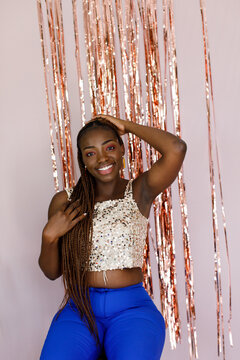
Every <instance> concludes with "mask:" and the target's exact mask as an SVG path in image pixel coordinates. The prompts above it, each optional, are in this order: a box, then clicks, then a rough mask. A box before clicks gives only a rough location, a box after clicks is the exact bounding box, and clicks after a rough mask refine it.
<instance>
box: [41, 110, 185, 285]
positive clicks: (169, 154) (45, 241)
mask: <svg viewBox="0 0 240 360" xmlns="http://www.w3.org/2000/svg"><path fill="white" fill-rule="evenodd" d="M98 116H101V118H105V119H107V120H108V121H110V122H112V123H113V124H115V125H116V126H117V128H118V132H119V135H120V136H121V135H124V134H126V133H129V132H131V133H133V134H135V135H136V136H138V137H139V138H141V139H143V140H144V141H146V142H147V143H149V144H150V145H151V146H153V147H154V148H155V149H156V150H157V151H159V152H160V153H161V155H162V157H161V158H160V159H159V160H158V161H156V162H155V163H154V164H153V166H152V167H151V169H149V170H148V171H145V172H144V173H142V174H141V175H139V176H138V177H137V178H136V179H134V181H133V197H134V199H135V201H136V203H137V205H138V208H139V210H140V212H141V213H142V214H143V215H144V216H145V217H147V218H148V216H149V212H150V208H151V205H152V203H153V200H154V199H155V198H156V197H157V196H158V195H159V194H160V193H161V192H163V191H164V190H165V189H166V188H167V187H169V186H170V185H171V184H172V182H173V181H174V180H175V178H176V177H177V174H178V172H179V170H180V168H181V166H182V162H183V160H184V157H185V154H186V149H187V146H186V143H185V142H184V141H182V140H181V139H180V138H178V137H177V136H175V135H173V134H171V133H169V132H167V131H163V130H160V129H156V128H152V127H148V126H143V125H138V124H135V123H133V122H130V121H125V120H122V119H117V118H115V117H112V116H109V115H102V114H101V115H98ZM98 116H97V117H98ZM97 117H94V118H93V119H92V120H94V119H95V118H97ZM92 120H91V121H92ZM79 145H80V148H81V151H82V157H83V161H84V164H85V165H86V167H87V170H88V171H89V172H90V173H91V174H92V175H93V176H94V177H95V180H96V188H95V201H96V202H98V201H100V202H101V201H105V200H109V199H112V200H113V199H119V198H123V196H124V191H125V188H126V185H127V182H128V180H126V179H123V178H121V177H120V169H121V167H122V157H123V155H124V146H123V145H120V144H119V142H118V140H117V138H116V137H115V135H114V132H112V131H111V130H106V129H99V128H98V129H91V130H90V131H88V132H87V133H86V134H85V135H84V136H83V137H82V138H81V143H80V144H79ZM106 166H107V167H109V169H108V170H104V168H105V167H106ZM101 169H102V170H101ZM106 172H108V173H106ZM67 204H68V201H67V194H66V192H65V191H61V192H59V193H57V194H56V195H54V197H53V199H52V201H51V203H50V206H49V212H48V217H49V220H48V223H47V224H46V226H45V228H44V229H43V236H42V249H41V254H40V257H39V265H40V267H41V269H42V271H43V272H44V274H45V275H46V276H47V277H48V278H49V279H52V280H54V279H56V278H58V277H59V276H61V268H60V261H59V256H58V245H57V244H58V238H59V237H60V236H62V235H63V234H65V233H66V232H67V231H69V230H70V229H71V228H73V227H74V226H75V225H76V223H77V222H78V221H81V220H82V219H83V218H84V216H86V215H84V214H82V211H81V207H80V205H79V203H78V201H76V202H74V203H73V204H72V205H71V206H70V207H69V208H68V209H66V207H67ZM76 215H78V217H77V218H76V219H74V218H75V216H76ZM73 219H74V220H73ZM107 277H108V287H113V288H116V287H123V286H129V285H133V284H136V283H138V282H141V281H143V274H142V270H141V269H140V268H132V269H123V270H119V269H117V270H108V271H107ZM87 279H88V283H89V286H95V287H106V285H105V284H104V282H103V276H102V272H89V273H88V278H87Z"/></svg>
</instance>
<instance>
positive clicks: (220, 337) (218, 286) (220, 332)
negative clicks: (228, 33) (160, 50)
mask: <svg viewBox="0 0 240 360" xmlns="http://www.w3.org/2000/svg"><path fill="white" fill-rule="evenodd" d="M200 13H201V20H202V31H203V43H204V60H205V89H206V106H207V120H208V150H209V171H210V184H211V197H212V220H213V236H214V281H215V290H216V295H217V351H218V356H219V355H220V353H221V352H223V359H225V337H224V319H223V297H222V281H221V257H220V242H219V233H218V218H217V203H216V191H215V189H216V185H215V178H214V161H213V150H212V135H211V112H210V96H209V94H210V93H211V100H212V106H213V119H214V126H215V138H214V140H215V150H216V157H217V169H218V179H219V187H220V197H221V208H222V221H223V226H224V236H225V247H226V253H227V260H228V275H229V320H228V330H229V341H230V345H231V346H233V340H232V332H231V319H232V303H231V271H230V260H229V252H228V241H227V231H226V219H225V211H224V204H223V192H222V182H221V174H220V166H219V157H218V146H217V139H216V120H215V111H214V100H213V86H212V75H211V62H210V50H209V44H208V33H207V17H206V5H205V1H203V0H200ZM221 342H222V344H221ZM221 345H222V347H221Z"/></svg>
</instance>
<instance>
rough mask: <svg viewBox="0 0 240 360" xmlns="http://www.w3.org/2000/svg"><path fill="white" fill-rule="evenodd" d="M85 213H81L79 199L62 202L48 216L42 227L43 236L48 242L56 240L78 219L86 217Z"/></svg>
mask: <svg viewBox="0 0 240 360" xmlns="http://www.w3.org/2000/svg"><path fill="white" fill-rule="evenodd" d="M86 215H87V214H86V213H82V210H81V206H80V204H79V200H76V201H74V202H73V203H70V205H69V201H66V202H64V203H63V204H62V205H61V206H60V207H59V208H58V210H57V211H56V212H55V213H54V214H53V215H52V216H51V217H49V220H48V222H47V224H46V226H45V227H44V229H43V236H44V238H45V239H47V240H48V241H49V242H54V241H57V240H58V238H59V237H61V236H63V235H65V234H66V233H67V232H68V231H69V230H71V229H72V228H73V227H74V226H75V225H76V224H77V223H78V222H79V221H81V220H83V219H84V218H85V217H86Z"/></svg>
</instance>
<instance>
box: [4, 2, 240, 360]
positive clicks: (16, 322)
mask: <svg viewBox="0 0 240 360" xmlns="http://www.w3.org/2000/svg"><path fill="white" fill-rule="evenodd" d="M65 6H66V3H65ZM69 6H70V2H69ZM239 12H240V3H239V2H238V1H237V0H235V1H234V0H231V1H228V2H227V1H216V0H215V1H211V2H210V1H209V2H208V4H207V18H208V31H209V41H210V50H211V61H212V71H213V83H214V95H215V107H216V118H217V128H218V137H219V150H220V158H221V174H222V182H223V191H224V200H225V203H224V204H225V211H226V218H227V230H228V238H229V250H230V257H231V269H232V296H233V321H232V330H233V340H234V345H235V346H234V348H233V349H230V347H229V341H228V338H227V337H226V353H227V359H231V360H237V359H238V358H239V351H240V348H239V342H238V338H239V323H240V312H239V309H238V304H239V302H240V290H239V281H238V276H239V266H238V264H239V241H238V240H239V239H238V224H239V219H238V214H239V209H238V205H239V203H240V192H239V177H240V168H239V130H240V122H239V111H238V104H239V99H238V95H239V92H240V81H239V77H240V70H239V56H240V49H239V35H240V25H239V16H238V14H239ZM0 14H1V18H0V36H1V40H0V44H1V56H0V79H1V86H0V91H1V97H0V98H1V104H0V113H1V126H2V128H1V131H0V137H1V138H0V141H1V181H2V183H1V200H2V206H1V217H0V219H1V229H2V236H1V240H0V241H1V242H0V284H1V293H0V357H1V359H8V360H15V359H18V360H32V359H38V358H39V354H40V351H41V347H42V345H43V342H44V339H45V336H46V333H47V330H48V328H49V325H50V322H51V319H52V317H53V315H54V314H55V312H56V311H57V308H58V306H59V304H60V302H61V300H62V296H63V288H62V284H61V280H57V281H54V282H52V281H50V280H48V279H47V278H45V277H44V275H43V274H42V273H41V271H40V269H39V267H38V263H37V260H38V256H39V251H40V245H41V231H42V228H43V226H44V225H45V222H46V219H47V207H48V204H49V201H50V199H51V196H52V195H53V193H54V184H53V178H52V169H51V160H50V146H49V145H50V139H49V130H48V115H47V106H46V101H45V90H44V86H45V85H44V80H43V66H42V57H41V48H40V41H39V30H38V21H37V10H36V1H31V2H30V1H26V0H25V1H24V0H23V1H16V0H15V1H11V2H6V1H5V2H1V5H0ZM67 19H68V20H67V21H68V22H69V23H68V24H69V26H70V25H71V24H70V19H71V18H70V16H69V14H68V16H67ZM200 21H201V19H200V11H199V3H198V1H195V2H190V1H187V0H185V1H181V2H180V1H178V2H177V1H175V22H176V36H177V55H178V70H179V81H180V100H181V102H180V110H181V119H182V137H183V139H184V140H185V141H186V142H187V145H188V152H187V155H186V158H185V162H184V173H185V182H186V190H187V203H188V212H189V230H190V237H191V244H192V256H193V260H194V279H195V293H196V294H195V302H196V315H197V322H196V325H197V333H198V350H199V358H200V359H204V360H213V359H217V353H216V349H217V346H216V298H215V291H214V280H213V273H214V262H213V236H212V227H211V226H212V224H211V222H212V220H211V207H210V205H211V203H210V201H211V200H210V185H209V172H208V153H207V120H206V109H205V98H204V96H205V93H204V68H203V49H202V36H201V22H200ZM69 46H70V45H69ZM71 62H72V63H71ZM69 64H70V65H71V66H70V65H69V68H70V67H71V68H72V69H74V68H73V67H74V66H75V63H74V60H73V59H72V60H71V59H70V60H69ZM72 74H74V70H72ZM69 86H70V101H71V115H72V128H73V143H74V144H75V137H76V133H77V130H78V127H79V126H78V120H77V116H78V111H79V109H78V107H79V105H78V100H77V96H78V95H77V92H74V90H73V85H72V83H71V81H70V82H69ZM169 113H170V112H169ZM89 115H90V114H89V113H88V116H89ZM173 200H174V201H175V202H174V210H175V211H174V214H175V215H174V218H175V234H176V236H175V240H176V254H177V269H178V292H179V305H180V315H181V319H182V344H181V345H178V347H177V350H175V351H172V350H171V349H170V346H169V341H168V336H167V341H166V346H165V349H164V352H163V357H162V358H163V359H174V360H175V359H184V360H185V359H187V358H188V357H189V356H188V344H187V330H186V313H185V297H184V277H183V260H182V242H181V241H182V240H181V226H180V218H179V205H178V196H177V184H176V181H175V182H174V184H173ZM219 215H220V214H219ZM221 235H222V234H221ZM221 241H222V245H221V250H222V254H223V255H222V265H223V291H224V308H225V314H226V317H225V327H226V328H227V324H226V320H227V315H228V311H227V310H228V309H227V295H228V292H227V267H226V257H225V252H224V243H223V237H222V236H221ZM155 279H156V277H155ZM158 301H159V300H158V299H156V303H158ZM226 335H227V331H226Z"/></svg>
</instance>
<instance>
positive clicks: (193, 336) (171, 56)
mask: <svg viewBox="0 0 240 360" xmlns="http://www.w3.org/2000/svg"><path fill="white" fill-rule="evenodd" d="M163 7H164V8H165V18H164V22H165V27H166V29H167V39H165V41H167V45H168V46H167V50H168V63H169V77H170V89H171V91H170V94H171V103H172V108H173V120H174V127H175V133H176V135H177V136H179V137H180V138H181V123H180V109H179V88H178V75H177V74H178V72H177V54H176V43H175V28H174V18H173V1H172V0H167V2H166V0H163ZM166 15H168V16H166ZM178 188H179V197H180V208H181V217H182V236H183V249H184V261H185V291H186V310H187V324H188V342H189V352H190V358H191V359H192V357H193V356H194V357H195V358H198V351H197V333H196V326H195V320H196V313H195V302H194V285H193V261H192V257H191V246H190V238H189V230H188V214H187V203H186V193H185V184H184V174H183V168H181V169H180V171H179V173H178Z"/></svg>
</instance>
